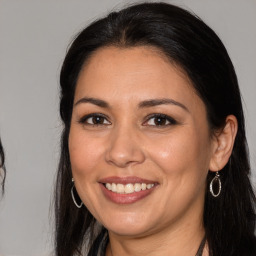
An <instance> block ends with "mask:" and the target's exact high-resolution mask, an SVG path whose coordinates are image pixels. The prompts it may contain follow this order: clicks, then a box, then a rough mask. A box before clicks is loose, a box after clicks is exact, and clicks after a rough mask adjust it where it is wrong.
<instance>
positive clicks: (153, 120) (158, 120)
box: [144, 114, 177, 126]
mask: <svg viewBox="0 0 256 256" xmlns="http://www.w3.org/2000/svg"><path fill="white" fill-rule="evenodd" d="M176 123H177V122H176V121H175V120H174V119H173V118H172V117H170V116H167V115H164V114H154V115H151V116H150V117H149V118H148V120H147V121H146V122H145V123H144V125H147V126H168V125H174V124H176Z"/></svg>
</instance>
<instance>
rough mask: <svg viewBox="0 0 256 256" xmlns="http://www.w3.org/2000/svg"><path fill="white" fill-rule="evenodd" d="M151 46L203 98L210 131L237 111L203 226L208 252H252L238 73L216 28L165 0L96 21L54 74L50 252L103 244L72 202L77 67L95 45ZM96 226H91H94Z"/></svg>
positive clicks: (62, 255)
mask: <svg viewBox="0 0 256 256" xmlns="http://www.w3.org/2000/svg"><path fill="white" fill-rule="evenodd" d="M106 46H116V47H121V48H129V47H136V46H153V47H156V48H157V49H159V50H160V51H161V52H162V53H163V54H164V55H165V56H166V57H168V59H169V60H170V63H174V64H175V65H178V66H179V67H180V68H181V69H182V70H183V71H184V73H185V74H186V75H187V77H188V78H189V79H190V81H191V83H192V85H193V86H194V89H195V91H196V92H197V94H198V96H199V97H200V98H201V99H202V100H203V102H204V104H205V106H206V110H207V117H208V122H209V127H210V128H211V130H212V133H214V131H216V130H217V129H221V128H222V127H223V126H224V124H225V120H226V117H227V116H228V115H234V116H236V118H237V120H238V133H237V136H236V139H235V143H234V148H233V152H232V155H231V157H230V160H229V162H228V163H227V165H226V166H225V167H224V168H223V169H222V170H221V171H220V175H221V182H222V188H223V190H222V192H221V195H220V196H219V197H217V198H214V197H212V196H211V194H210V192H209V191H208V190H209V189H208V188H209V183H210V181H211V179H212V178H213V177H214V175H215V174H214V173H212V172H210V171H209V173H208V177H207V181H206V182H207V189H206V191H205V208H204V227H205V232H206V237H207V241H208V245H209V250H210V255H211V256H220V255H229V256H230V255H240V256H242V255H246V256H248V255H255V246H256V240H255V236H254V230H255V208H254V206H255V195H254V192H253V189H252V186H251V184H250V180H249V177H248V176H249V172H250V166H249V160H248V150H247V142H246V136H245V127H244V115H243V108H242V103H241V96H240V91H239V87H238V81H237V77H236V74H235V71H234V67H233V65H232V62H231V60H230V58H229V55H228V53H227V51H226V49H225V47H224V45H223V44H222V42H221V40H220V39H219V38H218V36H217V35H216V34H215V32H214V31H213V30H212V29H211V28H209V27H208V26H207V25H206V24H205V23H204V22H203V21H202V20H200V18H198V17H196V16H195V15H193V14H191V13H189V12H188V11H186V10H183V9H181V8H179V7H176V6H173V5H170V4H166V3H143V4H138V5H133V6H130V7H128V8H126V9H123V10H121V11H119V12H112V13H110V14H109V15H108V16H107V17H105V18H103V19H100V20H98V21H95V22H94V23H92V24H91V25H89V26H88V27H87V28H85V29H84V30H83V31H81V32H80V33H79V34H78V36H77V37H76V38H75V40H74V41H73V43H72V45H71V46H70V48H69V50H68V52H67V55H66V58H65V60H64V63H63V66H62V70H61V75H60V85H61V100H60V115H61V118H62V121H63V123H64V129H63V133H62V144H61V156H60V162H59V169H58V176H57V183H56V191H55V193H56V194H55V196H56V205H55V214H56V215H55V216H56V240H55V242H56V255H58V256H70V255H74V254H76V253H79V252H82V251H83V250H84V247H85V243H87V244H86V247H87V248H89V253H88V255H96V254H95V253H96V252H97V251H98V250H100V249H99V248H101V250H102V251H104V248H105V246H106V244H107V242H108V235H107V231H106V230H105V229H104V228H102V229H101V230H100V232H98V231H97V230H98V226H97V225H96V224H97V222H96V220H95V219H94V217H93V216H92V215H91V213H90V212H89V211H88V210H87V208H86V207H85V206H83V207H82V208H81V209H77V208H76V206H75V205H74V204H73V201H72V198H71V195H70V189H71V186H72V182H71V178H72V173H71V165H70V158H69V149H68V136H69V129H70V122H71V116H72V108H73V100H74V93H75V89H76V82H77V78H78V75H79V72H80V70H81V68H82V66H83V65H84V63H85V62H86V61H87V60H88V59H89V58H90V56H91V55H92V54H93V53H94V52H95V51H97V50H98V49H100V48H102V47H106ZM96 226H97V228H96Z"/></svg>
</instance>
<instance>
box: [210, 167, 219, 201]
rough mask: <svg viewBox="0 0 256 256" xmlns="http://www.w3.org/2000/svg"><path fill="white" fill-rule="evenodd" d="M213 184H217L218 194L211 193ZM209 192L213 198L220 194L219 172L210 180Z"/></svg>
mask: <svg viewBox="0 0 256 256" xmlns="http://www.w3.org/2000/svg"><path fill="white" fill-rule="evenodd" d="M215 182H218V192H217V193H215V192H214V191H213V184H214V183H215ZM210 192H211V194H212V196H213V197H218V196H219V195H220V192H221V181H220V175H219V172H216V175H215V177H214V178H213V179H212V181H211V183H210Z"/></svg>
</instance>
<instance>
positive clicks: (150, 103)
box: [139, 98, 189, 112]
mask: <svg viewBox="0 0 256 256" xmlns="http://www.w3.org/2000/svg"><path fill="white" fill-rule="evenodd" d="M169 104H170V105H175V106H178V107H181V108H183V109H184V110H186V111H187V112H189V110H188V109H187V107H186V106H185V105H183V104H182V103H180V102H178V101H176V100H173V99H166V98H163V99H150V100H145V101H142V102H141V103H140V104H139V108H148V107H155V106H159V105H169Z"/></svg>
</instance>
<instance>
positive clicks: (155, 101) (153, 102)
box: [74, 97, 189, 112]
mask: <svg viewBox="0 0 256 256" xmlns="http://www.w3.org/2000/svg"><path fill="white" fill-rule="evenodd" d="M82 103H91V104H94V105H96V106H99V107H101V108H110V106H109V104H108V103H107V102H106V101H104V100H100V99H96V98H87V97H83V98H81V99H80V100H78V101H77V102H76V103H75V104H74V106H77V105H79V104H82ZM169 104H170V105H175V106H178V107H181V108H183V109H184V110H186V111H187V112H189V110H188V109H187V107H186V106H185V105H183V104H182V103H180V102H178V101H175V100H173V99H167V98H163V99H150V100H145V101H142V102H140V103H139V108H149V107H155V106H159V105H169Z"/></svg>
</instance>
